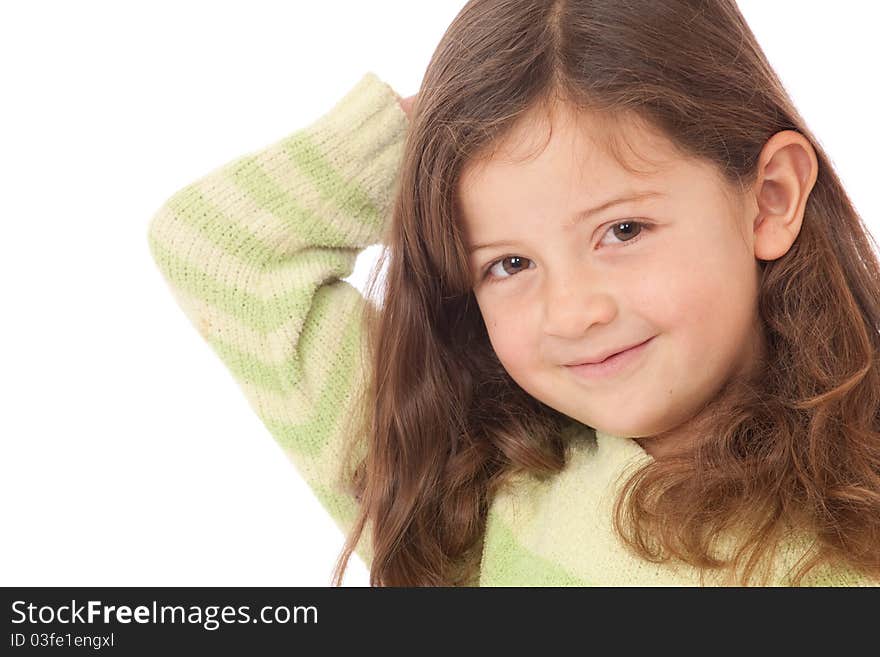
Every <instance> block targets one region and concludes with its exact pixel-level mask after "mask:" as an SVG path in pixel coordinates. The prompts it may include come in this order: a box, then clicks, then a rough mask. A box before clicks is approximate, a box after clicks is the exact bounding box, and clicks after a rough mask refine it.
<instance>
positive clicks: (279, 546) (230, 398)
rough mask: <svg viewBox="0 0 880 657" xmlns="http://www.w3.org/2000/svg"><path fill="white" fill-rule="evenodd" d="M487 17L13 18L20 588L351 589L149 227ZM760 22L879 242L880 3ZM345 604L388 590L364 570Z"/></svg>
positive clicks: (306, 6)
mask: <svg viewBox="0 0 880 657" xmlns="http://www.w3.org/2000/svg"><path fill="white" fill-rule="evenodd" d="M464 4H465V2H464V1H463V0H455V1H453V0H448V1H441V0H432V1H431V2H413V1H412V0H397V1H392V0H386V1H379V0H372V1H371V2H362V1H359V0H350V1H347V2H317V3H311V2H297V1H293V2H291V1H290V0H287V1H283V2H282V1H278V2H258V1H255V0H249V1H248V2H244V1H241V2H235V3H232V2H217V1H216V0H213V1H211V2H156V1H153V2H150V3H142V4H140V5H139V6H134V5H133V3H118V2H84V1H80V2H76V3H67V2H28V3H23V2H22V3H17V4H16V5H12V4H11V3H4V4H3V5H2V9H0V67H2V76H0V85H2V87H0V89H2V96H3V99H4V100H3V102H2V103H0V145H2V146H0V180H2V181H3V193H2V194H0V221H2V227H0V230H2V236H3V239H2V246H0V249H2V254H3V255H2V258H0V280H2V306H0V308H2V316H3V319H2V322H0V331H2V334H0V337H2V339H0V348H2V353H0V358H2V361H0V363H2V368H3V376H2V382H0V386H2V391H0V392H2V395H0V400H2V401H0V403H2V407H3V409H2V412H0V441H2V454H0V500H2V502H0V504H2V508H0V527H2V541H0V585H6V586H13V585H14V586H50V585H65V586H77V585H88V586H164V585H168V586H176V585H179V586H224V585H229V586H246V585H247V586H326V585H328V584H329V582H330V576H331V571H332V568H333V565H334V563H335V560H336V557H337V555H338V554H339V551H340V549H341V547H342V543H343V535H342V533H341V532H340V531H339V530H338V529H337V528H336V525H335V524H334V523H333V522H332V520H331V519H330V517H329V516H328V515H326V513H325V512H324V510H323V508H322V507H321V506H320V504H319V503H318V501H317V499H316V498H315V497H314V496H313V495H312V493H311V491H310V490H309V489H308V488H307V487H306V486H305V484H304V483H303V482H302V481H301V479H300V478H299V476H298V475H297V473H296V471H295V470H294V468H293V466H292V464H291V463H290V462H289V461H288V460H287V459H286V458H285V457H284V455H283V453H282V451H281V448H280V447H278V446H277V445H276V443H275V442H274V440H273V439H272V437H271V435H270V434H269V432H268V430H266V429H265V428H264V427H263V425H262V424H261V422H260V420H259V418H258V417H257V416H256V415H255V414H254V413H253V412H252V411H251V409H250V408H249V406H248V404H247V402H246V400H245V398H244V397H243V395H242V393H241V391H240V389H239V387H238V385H237V384H236V382H235V381H234V379H233V378H232V377H231V375H230V374H229V373H228V372H227V371H226V370H225V369H224V366H223V364H222V363H221V361H220V360H219V359H218V358H217V357H216V356H215V355H214V353H213V352H212V351H211V349H210V347H209V346H208V344H207V343H206V342H204V341H203V340H202V338H201V336H200V335H199V334H198V333H197V331H196V330H195V329H194V328H193V327H191V326H190V325H189V323H188V321H187V320H186V318H185V316H184V315H183V313H182V312H181V311H180V310H179V308H178V307H177V306H176V304H175V302H174V301H173V299H172V297H171V296H170V294H169V291H168V289H167V288H166V285H165V283H164V281H163V279H162V278H161V276H160V274H159V272H158V270H157V269H156V267H155V265H154V263H153V261H152V259H151V257H150V255H149V251H148V247H147V233H146V230H147V223H148V221H149V219H150V218H151V217H152V215H153V214H154V212H156V211H157V210H158V208H159V207H160V205H161V204H162V203H163V202H164V201H165V200H166V199H167V198H168V197H169V196H170V195H171V194H172V193H173V192H175V191H177V190H178V189H180V188H181V187H183V186H184V185H186V184H188V183H190V182H191V181H193V180H195V179H196V178H198V177H200V176H202V175H203V174H205V173H206V172H208V171H209V170H212V169H213V168H215V167H216V166H219V165H221V164H224V163H226V162H228V161H230V160H232V159H233V158H235V157H237V156H239V155H242V154H245V153H247V152H250V151H253V150H255V149H259V148H262V147H264V146H267V145H268V144H270V143H272V142H274V141H275V140H276V139H279V138H281V137H283V136H285V135H287V134H289V133H290V132H292V131H293V130H295V129H297V128H299V127H301V126H304V125H306V124H307V123H309V122H311V121H313V120H314V119H316V118H317V117H319V116H320V115H321V114H323V113H324V112H325V111H327V110H328V109H329V108H330V107H331V106H332V105H333V104H334V103H335V102H336V101H337V100H338V99H339V98H340V97H341V96H342V95H343V94H344V93H345V92H346V91H348V90H349V89H350V88H351V87H352V86H353V85H354V84H355V83H356V82H357V81H358V80H359V79H360V78H361V77H362V76H363V74H364V73H365V72H366V71H373V72H375V73H376V74H377V75H378V76H379V77H380V78H382V79H383V80H385V81H386V82H388V83H389V84H391V86H392V87H394V88H395V89H396V90H397V91H398V93H400V94H401V95H402V96H409V95H411V94H414V93H416V92H417V91H418V86H419V83H420V81H421V78H422V74H423V72H424V69H425V67H426V66H427V63H428V60H429V59H430V57H431V54H432V52H433V50H434V48H435V47H436V44H437V42H438V41H439V39H440V37H441V35H442V34H443V32H444V31H445V30H446V28H447V26H448V25H449V23H450V22H451V20H452V19H453V18H454V16H455V15H456V14H457V13H458V11H459V10H460V9H461V7H463V6H464ZM739 5H740V8H741V9H742V11H743V13H744V15H745V16H746V19H747V20H748V22H749V24H750V26H751V28H752V29H753V31H754V32H755V34H756V35H757V37H758V41H759V42H760V44H761V46H762V47H763V48H764V50H765V52H766V53H767V56H768V58H769V59H770V62H771V64H772V65H773V66H774V68H775V69H776V70H777V72H778V73H779V75H780V77H781V79H782V81H783V83H784V84H785V86H786V88H787V90H788V91H789V93H790V94H791V96H792V97H793V98H794V101H795V104H796V106H797V107H798V109H799V111H800V112H801V114H802V115H803V116H804V118H805V119H806V121H807V123H808V125H809V126H810V127H811V129H812V130H813V131H814V132H815V134H816V135H817V136H818V138H819V140H820V143H821V145H822V146H823V147H824V148H825V149H826V151H827V152H828V153H829V155H830V157H831V158H832V160H833V163H834V165H835V167H836V168H837V171H838V173H839V175H840V176H841V177H842V179H843V181H844V184H845V185H846V187H847V190H848V192H849V194H850V196H851V198H852V199H853V201H854V203H855V205H856V207H857V209H858V210H859V211H860V212H861V214H862V216H864V217H865V218H866V221H867V222H868V225H869V226H870V227H871V230H872V232H873V233H874V234H875V235H877V236H878V237H880V223H878V219H877V217H878V210H880V208H878V205H880V204H878V201H877V194H876V192H877V182H876V179H875V177H876V170H877V165H876V162H877V153H878V151H880V138H878V136H877V133H876V131H875V128H874V121H875V119H876V114H877V97H876V90H875V88H876V84H875V83H874V82H873V80H874V78H875V76H876V72H877V65H878V63H880V56H878V49H877V45H876V44H877V35H876V19H875V16H873V14H874V13H875V12H876V9H875V8H874V3H870V2H861V1H857V0H849V1H845V2H843V1H842V2H835V3H828V2H824V1H823V2H815V1H814V2H804V1H803V0H785V1H782V0H774V1H773V2H766V0H748V1H745V0H741V1H740V2H739ZM374 256H375V252H372V253H371V250H370V249H368V250H367V251H365V252H364V253H363V254H362V256H361V258H359V259H358V263H357V267H356V270H355V272H354V274H353V276H352V277H351V278H350V279H349V280H351V281H352V282H353V283H354V284H356V285H357V286H358V287H360V288H361V289H363V287H362V285H363V281H364V280H365V278H364V277H365V275H366V272H367V270H368V269H369V267H370V265H371V263H372V258H373V257H374ZM344 583H345V584H346V585H349V586H363V585H366V584H367V583H368V573H367V571H366V569H365V568H364V566H363V564H362V562H361V561H360V560H359V559H358V558H357V556H353V557H352V561H351V565H350V566H349V570H348V571H347V573H346V578H345V580H344Z"/></svg>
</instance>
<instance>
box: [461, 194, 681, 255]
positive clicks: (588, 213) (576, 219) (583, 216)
mask: <svg viewBox="0 0 880 657" xmlns="http://www.w3.org/2000/svg"><path fill="white" fill-rule="evenodd" d="M652 196H664V194H663V192H657V191H654V190H643V191H638V192H626V193H625V194H623V195H622V196H618V197H617V198H613V199H611V200H610V201H605V202H603V203H600V204H599V205H597V206H595V207H592V208H588V209H587V210H581V211H580V212H578V213H576V214H575V215H574V216H573V217H572V218H571V221H570V222H569V224H568V225H569V226H576V225H578V224H580V223H583V222H584V221H587V220H588V219H590V217H593V216H594V215H597V214H599V213H600V212H604V211H605V210H607V209H608V208H611V207H614V206H615V205H620V204H621V203H626V202H628V201H638V200H641V199H643V198H649V197H652ZM509 244H514V242H510V241H507V240H501V241H498V242H486V243H484V244H475V245H473V246H472V247H470V249H469V250H468V253H474V252H475V251H479V250H480V249H487V248H489V247H490V246H504V245H509Z"/></svg>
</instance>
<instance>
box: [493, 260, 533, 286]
mask: <svg viewBox="0 0 880 657" xmlns="http://www.w3.org/2000/svg"><path fill="white" fill-rule="evenodd" d="M531 262H532V261H531V260H529V259H528V258H523V257H521V256H506V257H504V258H501V260H496V261H495V262H494V263H492V264H491V265H490V266H489V268H488V269H487V270H486V276H487V277H488V278H490V279H494V280H501V279H505V278H510V277H511V276H515V275H516V274H517V273H518V272H520V271H522V270H524V269H528V268H529V266H528V265H529V264H530V263H531ZM507 263H510V266H509V267H505V264H507ZM499 270H500V271H499Z"/></svg>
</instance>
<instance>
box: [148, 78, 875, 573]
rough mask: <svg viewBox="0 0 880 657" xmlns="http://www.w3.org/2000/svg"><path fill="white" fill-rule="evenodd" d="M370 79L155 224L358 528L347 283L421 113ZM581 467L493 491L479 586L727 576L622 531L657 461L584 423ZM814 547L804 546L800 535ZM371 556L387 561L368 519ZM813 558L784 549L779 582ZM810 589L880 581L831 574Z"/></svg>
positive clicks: (238, 373) (177, 266)
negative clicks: (641, 553) (632, 480)
mask: <svg viewBox="0 0 880 657" xmlns="http://www.w3.org/2000/svg"><path fill="white" fill-rule="evenodd" d="M398 100H399V96H398V95H397V94H396V93H395V92H394V91H393V89H392V88H391V87H390V86H389V85H387V84H386V83H385V82H383V81H382V80H380V79H379V78H378V77H377V76H376V75H375V74H373V73H366V74H365V75H364V76H363V77H362V78H361V79H360V81H359V82H358V83H357V84H356V85H355V86H354V88H352V89H350V90H349V91H348V93H347V94H345V95H344V96H343V97H342V98H341V100H339V101H338V102H337V103H336V104H335V105H334V106H333V107H332V108H331V109H330V110H329V111H328V112H327V113H325V114H324V115H323V116H321V117H320V118H318V119H317V120H315V121H313V122H312V123H311V124H310V125H308V126H306V127H303V128H301V129H299V130H296V131H295V132H293V133H292V134H290V135H288V136H286V137H284V138H283V139H280V140H278V141H276V142H275V143H272V144H270V145H268V146H266V147H265V148H262V149H260V150H257V151H255V152H252V153H249V154H247V155H244V156H242V157H238V158H236V159H234V160H232V161H230V162H228V163H227V164H225V165H223V166H221V167H218V168H216V169H214V170H212V171H210V172H208V173H207V174H206V175H204V176H202V177H200V178H199V179H198V180H195V181H194V182H192V183H190V184H188V185H186V186H185V187H183V188H182V189H180V190H179V191H177V192H176V193H174V194H173V195H172V196H171V197H170V198H168V199H167V200H166V201H165V202H164V203H163V204H162V206H161V207H160V208H159V209H158V211H157V212H156V213H155V215H154V216H153V217H152V219H151V221H150V222H149V228H148V240H149V249H150V252H151V254H152V257H153V259H154V261H155V263H156V264H157V266H158V268H159V270H160V271H161V273H162V275H163V277H164V279H165V280H166V282H167V283H168V286H169V289H170V291H171V292H172V294H173V297H174V298H175V299H176V301H177V303H178V305H179V306H180V308H181V309H182V310H183V312H184V313H185V314H186V316H187V317H188V319H189V320H190V321H191V323H192V324H193V325H194V326H195V327H196V329H197V330H198V331H199V332H200V334H201V335H202V336H203V338H204V339H205V340H206V341H207V342H208V343H209V344H210V346H211V347H212V349H213V351H214V352H215V353H216V354H217V356H219V358H220V359H221V360H222V362H223V363H224V364H225V366H226V367H227V368H228V371H229V372H230V373H231V375H232V376H233V377H234V378H235V380H236V381H237V382H238V384H239V386H240V387H241V389H242V391H243V393H244V396H245V397H246V399H247V400H248V403H249V405H250V407H251V408H252V409H253V411H254V412H256V413H257V415H258V416H259V418H260V419H261V421H262V422H263V424H264V425H265V427H266V428H267V430H268V432H269V433H270V434H271V436H272V437H273V438H274V439H275V440H277V442H278V444H279V445H280V446H281V448H282V449H283V452H284V453H285V454H286V455H287V456H288V457H289V459H290V460H291V462H292V464H293V466H294V467H295V469H296V471H297V472H298V473H299V475H300V476H302V477H303V478H304V480H305V481H306V482H307V484H308V485H309V487H310V489H311V490H312V491H313V492H314V494H315V495H316V497H317V498H318V500H319V501H320V503H321V505H322V506H323V508H324V509H326V511H327V512H328V513H329V514H330V515H331V516H332V518H333V519H334V521H335V522H336V524H337V526H338V527H339V528H340V529H341V530H342V531H343V532H345V533H348V531H349V530H350V529H351V527H352V526H353V522H354V519H355V514H356V511H357V502H356V500H355V498H354V497H353V496H352V495H351V494H349V493H348V492H347V489H346V487H345V485H344V483H343V479H344V477H343V467H342V463H343V453H344V450H345V446H346V445H347V444H349V443H348V442H347V441H349V440H350V439H351V436H347V435H346V432H345V431H344V429H343V421H344V420H345V419H347V417H348V416H349V415H350V413H351V412H352V408H353V407H352V404H353V400H354V393H355V392H356V391H357V390H358V389H359V387H360V386H363V385H364V384H365V381H366V380H367V379H366V375H367V372H366V369H365V366H364V362H363V359H362V358H361V357H360V353H361V352H360V348H361V340H362V339H363V332H362V327H361V324H360V318H361V304H363V303H365V300H364V297H363V296H362V295H361V293H360V292H359V291H358V290H357V289H356V288H355V287H353V286H352V285H351V284H349V283H348V282H347V281H345V280H342V279H343V278H345V277H348V276H349V275H350V274H351V272H352V270H353V268H354V262H355V259H356V257H357V255H358V253H359V252H360V251H361V250H362V249H363V248H365V247H367V246H369V245H372V244H376V243H378V242H379V240H380V235H381V234H382V227H383V224H384V222H385V221H386V219H387V218H388V216H389V214H390V204H391V200H392V195H393V191H394V185H395V182H396V174H397V170H398V166H399V163H400V157H401V153H402V147H403V141H404V138H405V136H406V131H407V128H408V119H407V117H406V115H405V114H404V112H403V110H402V109H401V107H400V105H399V103H398ZM565 444H566V465H565V468H564V470H563V471H561V472H559V473H557V474H556V475H554V476H552V477H550V478H544V479H538V478H536V477H534V476H532V475H529V474H518V475H517V476H515V477H513V478H512V480H511V485H510V486H507V487H505V488H504V489H502V490H501V491H500V492H499V493H497V494H496V495H495V496H494V498H493V499H492V500H491V504H490V506H489V511H488V515H487V519H486V526H485V531H484V534H483V540H482V558H481V560H480V568H479V577H478V580H474V581H473V582H472V583H473V584H478V585H480V586H517V585H518V586H523V585H525V586H584V585H611V586H615V585H700V584H701V583H703V584H714V583H721V582H720V580H718V581H713V579H712V577H713V576H712V575H711V574H706V575H705V577H706V579H703V580H702V581H701V578H700V571H699V570H697V569H695V568H692V567H690V566H687V565H683V564H678V565H676V564H670V563H664V564H657V563H652V562H648V561H645V560H643V559H642V558H640V557H638V556H637V555H635V554H633V553H631V552H630V551H628V550H627V549H626V548H625V547H624V545H623V544H622V543H621V542H620V540H619V539H618V538H617V536H616V535H615V533H614V531H613V530H612V524H611V509H612V505H613V502H614V499H615V498H616V496H617V494H618V492H619V485H620V483H621V481H622V480H621V477H622V476H625V474H626V473H627V472H629V471H631V470H632V469H633V468H637V467H638V466H640V465H641V464H644V463H645V462H648V461H650V460H651V459H652V457H651V456H650V455H648V454H647V453H646V452H645V451H644V450H643V449H642V448H641V447H640V446H639V444H638V443H637V442H635V441H634V440H632V439H630V438H622V437H617V436H611V435H607V434H605V433H603V432H601V431H594V430H593V429H591V428H589V427H586V426H584V425H580V424H578V423H573V424H572V425H571V429H570V430H569V431H568V436H567V439H566V442H565ZM793 545H798V546H801V545H802V543H796V544H795V543H793ZM356 553H357V554H358V556H360V558H361V559H363V561H364V563H365V564H366V565H367V567H369V566H370V563H371V559H372V546H371V533H370V525H369V523H368V524H367V525H366V529H365V531H364V534H363V535H362V537H361V540H360V541H359V543H358V546H357V548H356ZM801 553H802V549H801V548H800V547H791V548H788V549H786V550H782V551H781V552H780V556H779V558H778V561H779V563H778V566H777V567H776V568H775V570H774V573H776V574H775V575H774V580H773V583H774V584H775V583H778V584H780V585H784V584H786V583H787V579H786V572H787V570H788V568H790V567H791V566H792V565H793V564H794V562H795V561H796V559H797V557H798V556H800V554H801ZM814 573H816V574H815V575H813V576H812V577H811V578H809V581H808V582H806V583H811V584H819V585H857V584H876V582H867V581H865V580H864V578H861V577H859V576H857V575H856V574H854V573H852V572H849V571H847V570H842V569H836V570H830V569H827V568H824V569H817V571H814Z"/></svg>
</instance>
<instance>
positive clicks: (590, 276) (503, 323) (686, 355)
mask: <svg viewBox="0 0 880 657" xmlns="http://www.w3.org/2000/svg"><path fill="white" fill-rule="evenodd" d="M557 102H559V101H557ZM608 130H613V132H612V133H611V135H612V137H613V136H619V137H623V138H625V139H626V143H627V144H629V146H630V147H631V148H629V149H628V152H627V153H626V156H627V157H629V158H630V159H632V158H633V157H634V156H633V155H632V154H631V153H630V152H629V151H632V152H635V151H636V149H638V151H637V157H638V161H626V162H624V163H621V162H619V161H618V159H619V158H618V157H615V156H614V155H612V154H610V153H608V152H606V151H607V149H606V147H605V146H603V144H602V137H601V136H600V135H601V133H602V132H603V131H608ZM505 142H506V143H505V144H504V145H503V147H502V148H500V149H498V150H496V151H495V152H494V153H493V154H492V156H491V159H489V160H488V161H484V160H481V161H479V162H474V163H469V165H468V166H467V167H465V171H464V173H463V175H462V178H461V181H460V194H459V198H460V203H461V205H460V213H459V215H458V219H459V221H460V222H461V225H462V226H463V230H464V234H465V241H466V244H467V245H468V252H469V253H470V262H469V264H470V266H471V268H472V271H473V273H474V288H473V294H474V296H475V298H476V301H477V303H478V304H479V307H480V311H481V314H482V318H483V322H484V324H485V326H486V330H487V332H488V334H489V339H490V340H491V343H492V347H493V349H494V351H495V353H496V354H497V356H498V359H499V360H500V361H501V363H502V364H503V365H504V368H505V370H506V371H507V372H508V373H509V375H510V376H511V378H512V379H513V380H514V381H515V382H516V383H517V384H518V385H519V386H520V387H522V388H523V389H525V390H526V391H527V392H528V393H529V394H531V395H532V396H534V397H536V398H537V399H539V400H541V401H542V402H544V403H545V404H547V405H548V406H551V407H553V408H555V409H557V410H559V411H561V412H563V413H565V415H567V416H569V417H571V418H574V419H575V420H578V421H580V422H581V423H583V424H586V425H588V426H591V427H594V428H596V429H599V430H601V431H604V432H606V433H610V434H613V435H620V436H631V437H640V438H642V437H643V438H646V439H648V440H649V442H647V443H646V444H645V447H646V449H647V450H648V451H649V452H651V453H659V452H662V451H667V450H668V449H669V448H670V447H671V446H674V445H673V443H680V442H682V440H683V438H684V437H683V436H682V435H681V433H680V431H679V429H680V427H682V426H684V425H687V424H688V420H690V419H691V418H694V417H695V416H697V415H698V414H699V413H700V411H701V409H703V408H704V407H705V406H706V404H707V402H708V401H709V400H710V399H712V398H713V397H715V396H716V395H717V393H718V392H719V390H720V389H721V388H722V386H723V385H724V384H725V382H726V381H729V380H730V379H731V378H732V377H741V376H743V375H744V374H747V373H750V372H752V371H754V363H755V362H756V361H757V359H759V358H761V357H762V356H763V354H764V352H765V349H766V345H765V344H764V336H763V331H762V329H761V325H760V318H759V316H758V294H759V282H760V279H761V275H762V272H763V266H764V262H763V261H770V260H776V259H777V258H780V257H782V256H783V255H785V254H786V253H787V252H788V251H789V250H790V249H791V247H792V244H793V243H794V241H795V239H796V238H797V236H798V233H799V231H800V228H801V224H802V221H803V216H804V209H805V207H806V204H807V199H808V196H809V193H810V191H811V190H812V188H813V185H814V184H815V182H816V175H817V169H818V165H817V160H816V155H815V153H814V151H813V148H812V146H811V145H810V142H809V140H807V139H806V138H805V137H803V136H802V135H800V134H799V133H797V132H794V131H791V130H787V131H782V132H778V133H776V134H775V135H773V136H772V137H771V138H770V139H769V140H768V142H767V143H766V145H765V146H764V148H763V150H762V152H761V153H760V154H759V156H758V162H757V166H756V169H755V170H756V171H757V174H758V175H757V181H756V183H755V184H754V186H752V187H751V188H745V189H742V190H740V189H739V183H740V181H739V180H733V181H731V180H728V179H726V178H725V177H724V175H723V172H722V171H721V170H719V167H718V166H717V165H716V164H715V163H714V162H713V161H711V160H709V159H705V156H703V157H702V158H700V157H698V156H696V155H694V154H691V153H688V152H686V151H680V150H679V149H678V148H677V146H676V142H673V141H671V140H670V138H669V137H667V136H665V135H664V134H662V133H660V132H658V131H657V130H656V129H653V128H652V127H651V126H649V125H648V124H646V123H645V121H643V120H642V121H640V120H638V117H637V116H635V115H632V116H630V117H629V119H628V120H626V119H624V118H621V117H618V118H617V119H616V120H615V121H614V122H613V125H606V124H605V123H604V122H603V121H602V119H597V118H594V117H592V116H591V115H590V113H589V110H586V111H585V110H581V109H579V108H578V106H577V104H574V103H567V104H562V103H561V102H559V104H556V105H554V106H553V107H552V108H551V110H550V112H549V113H544V111H543V108H542V110H541V111H538V112H533V113H532V114H530V115H528V116H527V117H525V118H524V119H522V120H521V122H520V123H519V124H517V125H516V127H515V128H514V129H512V130H511V133H510V134H509V136H508V138H507V139H506V140H505ZM508 144H510V145H508ZM536 149H537V153H538V154H537V155H536V154H535V151H536ZM472 162H473V161H472ZM646 340H650V342H649V343H648V344H647V345H646V346H645V349H643V350H642V351H643V353H642V354H640V355H639V357H638V358H635V359H632V360H630V361H629V365H628V366H627V367H625V368H623V369H622V370H620V371H619V372H618V373H616V374H615V375H613V376H603V377H598V378H597V377H584V376H583V375H582V374H579V373H578V372H577V371H576V370H573V369H572V367H570V366H569V365H570V364H572V363H581V362H585V361H597V360H601V358H602V357H603V356H605V355H609V354H613V353H617V352H619V351H621V350H623V349H624V348H625V347H628V346H631V345H635V344H639V343H642V342H644V341H646ZM660 436H662V440H660V439H659V438H657V437H660Z"/></svg>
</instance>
